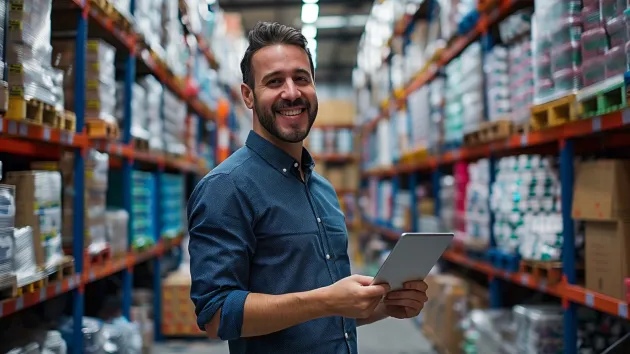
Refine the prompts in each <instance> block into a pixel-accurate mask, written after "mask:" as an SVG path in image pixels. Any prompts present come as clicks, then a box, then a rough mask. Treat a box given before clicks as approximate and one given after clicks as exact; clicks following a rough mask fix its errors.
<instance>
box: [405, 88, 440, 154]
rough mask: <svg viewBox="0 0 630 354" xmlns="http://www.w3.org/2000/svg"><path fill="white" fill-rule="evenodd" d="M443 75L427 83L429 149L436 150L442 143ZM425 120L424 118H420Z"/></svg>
mask: <svg viewBox="0 0 630 354" xmlns="http://www.w3.org/2000/svg"><path fill="white" fill-rule="evenodd" d="M445 84H446V81H445V80H444V78H443V77H436V78H435V79H433V81H431V82H430V83H429V113H430V115H429V119H428V121H429V128H428V131H429V140H428V143H429V149H432V150H433V151H434V152H436V151H435V150H436V149H439V147H440V146H441V144H442V139H443V135H444V132H443V129H442V125H443V121H444V85H445ZM420 120H425V119H420ZM412 124H413V123H412Z"/></svg>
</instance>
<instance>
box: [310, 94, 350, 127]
mask: <svg viewBox="0 0 630 354" xmlns="http://www.w3.org/2000/svg"><path fill="white" fill-rule="evenodd" d="M355 115H356V113H355V108H354V103H353V102H352V101H349V100H326V101H322V102H320V103H319V109H318V112H317V120H315V124H314V125H315V126H322V125H347V124H354V120H355V119H354V118H355Z"/></svg>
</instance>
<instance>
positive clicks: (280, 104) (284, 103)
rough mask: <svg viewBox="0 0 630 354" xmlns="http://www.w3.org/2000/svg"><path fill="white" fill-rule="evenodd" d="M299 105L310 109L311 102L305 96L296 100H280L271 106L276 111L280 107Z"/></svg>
mask: <svg viewBox="0 0 630 354" xmlns="http://www.w3.org/2000/svg"><path fill="white" fill-rule="evenodd" d="M298 106H304V107H306V109H307V110H310V108H311V103H310V102H309V101H308V100H306V99H305V98H303V97H300V98H298V99H296V100H295V101H289V100H280V101H279V102H276V103H274V104H273V106H272V107H271V108H272V109H273V110H274V111H277V110H279V109H286V108H293V107H298Z"/></svg>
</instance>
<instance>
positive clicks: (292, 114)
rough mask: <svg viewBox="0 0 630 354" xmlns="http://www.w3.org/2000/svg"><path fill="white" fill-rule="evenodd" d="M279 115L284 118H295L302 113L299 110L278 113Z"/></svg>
mask: <svg viewBox="0 0 630 354" xmlns="http://www.w3.org/2000/svg"><path fill="white" fill-rule="evenodd" d="M280 113H281V114H282V115H284V116H297V115H298V114H300V113H302V110H301V109H293V110H290V111H280Z"/></svg>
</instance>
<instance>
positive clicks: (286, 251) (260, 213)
mask: <svg viewBox="0 0 630 354" xmlns="http://www.w3.org/2000/svg"><path fill="white" fill-rule="evenodd" d="M300 167H303V171H304V174H305V182H302V180H301V178H300V172H299V168H300ZM313 168H314V162H313V159H312V158H311V156H310V155H309V153H308V152H307V151H306V149H304V150H303V154H302V161H295V159H294V158H292V157H291V156H290V155H288V154H287V153H285V152H284V151H283V150H281V149H279V148H278V147H276V146H275V145H273V144H271V143H270V142H268V141H267V140H265V139H264V138H262V137H261V136H259V135H257V134H256V133H254V132H250V134H249V136H248V138H247V142H246V144H245V146H244V147H242V148H241V149H239V150H238V151H236V152H235V153H234V154H232V155H231V156H230V157H229V158H228V159H227V160H225V161H224V162H223V163H221V164H220V165H219V166H218V167H216V168H215V169H214V170H212V172H210V173H209V174H208V175H207V176H205V177H204V178H203V179H202V180H201V182H199V184H198V185H197V186H196V187H195V190H194V191H193V193H192V195H191V197H190V200H189V201H188V219H189V220H188V228H189V233H190V244H189V246H188V248H189V251H190V268H191V269H190V270H191V275H192V288H191V298H192V301H193V303H194V304H195V309H196V313H197V324H198V325H199V327H200V328H201V329H204V325H205V324H206V323H208V322H210V320H211V319H212V317H213V316H214V314H215V312H216V311H217V310H218V309H219V308H221V309H222V310H221V321H220V326H219V331H218V334H219V337H220V338H221V339H223V340H229V345H230V353H232V354H245V353H248V354H254V353H256V354H263V353H270V354H271V353H273V354H283V353H286V354H299V353H309V354H318V353H321V354H338V353H350V354H356V353H357V341H356V321H355V320H354V319H347V318H342V317H327V318H320V319H316V320H312V321H309V322H305V323H302V324H299V325H296V326H294V327H291V328H288V329H285V330H283V331H279V332H276V333H272V334H269V335H265V336H260V337H250V338H241V327H242V325H243V306H244V303H245V299H246V297H247V295H248V294H249V293H250V292H253V293H263V294H272V295H273V294H286V293H293V292H301V291H307V290H312V289H316V288H320V287H324V286H327V285H330V284H332V283H334V282H336V281H337V280H339V279H342V278H344V277H346V276H349V275H350V261H349V258H348V233H347V230H346V224H345V217H344V215H343V213H342V211H341V208H340V206H339V201H338V199H337V195H336V193H335V190H334V188H333V187H332V185H331V184H330V183H329V182H328V181H327V180H326V179H324V178H323V177H322V176H320V175H319V174H317V173H316V172H315V171H313Z"/></svg>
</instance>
